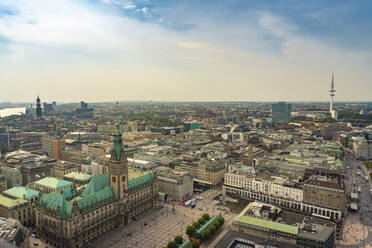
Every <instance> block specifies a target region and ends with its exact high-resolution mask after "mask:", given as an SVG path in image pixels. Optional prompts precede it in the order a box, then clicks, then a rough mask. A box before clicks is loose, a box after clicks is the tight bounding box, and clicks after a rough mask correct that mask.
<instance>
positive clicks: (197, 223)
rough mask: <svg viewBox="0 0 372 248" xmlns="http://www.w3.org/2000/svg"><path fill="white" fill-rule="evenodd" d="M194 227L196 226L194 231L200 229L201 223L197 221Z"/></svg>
mask: <svg viewBox="0 0 372 248" xmlns="http://www.w3.org/2000/svg"><path fill="white" fill-rule="evenodd" d="M192 225H193V226H194V229H198V228H199V226H200V223H199V221H195V222H194V223H193V224H192Z"/></svg>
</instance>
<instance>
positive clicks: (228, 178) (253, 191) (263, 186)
mask: <svg viewBox="0 0 372 248" xmlns="http://www.w3.org/2000/svg"><path fill="white" fill-rule="evenodd" d="M305 187H306V190H305ZM308 188H311V189H313V188H312V187H309V186H308V185H307V184H305V185H298V184H294V183H289V182H288V181H286V180H283V179H280V178H275V177H274V178H268V179H265V178H259V177H255V176H247V175H242V174H236V173H226V175H225V180H224V185H223V186H222V195H223V198H224V199H225V197H226V196H229V197H234V198H241V199H255V200H259V201H264V202H269V203H274V204H277V205H280V206H283V207H285V208H289V209H294V210H296V211H301V212H306V213H310V214H313V215H319V216H323V217H327V218H331V219H335V220H338V219H340V218H341V217H342V215H343V212H344V210H345V208H342V207H338V208H336V207H334V206H335V205H337V206H338V205H342V204H341V202H343V200H344V199H345V198H344V197H345V193H341V192H337V196H335V195H331V196H334V197H340V198H337V199H339V200H337V201H336V202H337V203H335V204H332V203H330V204H325V203H324V202H321V200H317V201H315V200H312V198H313V197H317V194H318V192H319V191H317V192H315V191H314V190H311V191H310V190H308ZM323 190H324V192H327V193H324V194H328V193H329V194H330V193H331V192H333V191H329V190H326V189H323ZM309 192H312V194H313V195H310V194H309ZM321 195H323V194H321ZM334 197H328V198H327V201H328V203H329V202H332V201H333V199H334ZM320 199H323V200H324V201H326V198H320Z"/></svg>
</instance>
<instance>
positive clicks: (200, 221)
mask: <svg viewBox="0 0 372 248" xmlns="http://www.w3.org/2000/svg"><path fill="white" fill-rule="evenodd" d="M198 221H199V224H200V225H202V224H203V223H204V219H203V217H200V218H199V220H198Z"/></svg>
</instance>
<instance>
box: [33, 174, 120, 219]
mask: <svg viewBox="0 0 372 248" xmlns="http://www.w3.org/2000/svg"><path fill="white" fill-rule="evenodd" d="M114 199H115V195H114V191H113V189H112V188H111V187H110V185H109V174H102V175H99V176H95V177H92V179H91V181H90V182H89V183H88V184H87V185H86V187H85V189H84V191H83V192H82V193H81V194H80V195H77V193H76V188H75V186H72V187H67V188H64V189H63V190H61V191H58V192H51V193H48V194H42V196H41V197H40V203H41V204H42V205H43V206H44V207H46V208H47V209H50V210H53V211H59V213H60V215H61V217H62V218H69V217H70V216H71V211H72V208H73V205H74V204H77V206H78V208H79V209H80V210H84V211H86V210H88V209H89V208H96V207H99V206H102V205H104V204H106V202H107V200H108V201H111V200H114Z"/></svg>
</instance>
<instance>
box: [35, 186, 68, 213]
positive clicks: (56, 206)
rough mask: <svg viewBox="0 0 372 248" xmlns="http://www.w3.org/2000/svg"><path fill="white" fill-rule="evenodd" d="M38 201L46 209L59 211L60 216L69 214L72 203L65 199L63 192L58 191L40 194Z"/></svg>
mask: <svg viewBox="0 0 372 248" xmlns="http://www.w3.org/2000/svg"><path fill="white" fill-rule="evenodd" d="M40 203H41V204H42V205H43V206H44V207H45V208H47V209H50V210H53V211H59V212H60V214H61V217H62V218H66V217H70V216H71V210H72V205H73V203H72V202H68V201H66V199H65V198H64V196H63V194H61V193H60V192H51V193H48V194H42V195H41V197H40Z"/></svg>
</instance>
